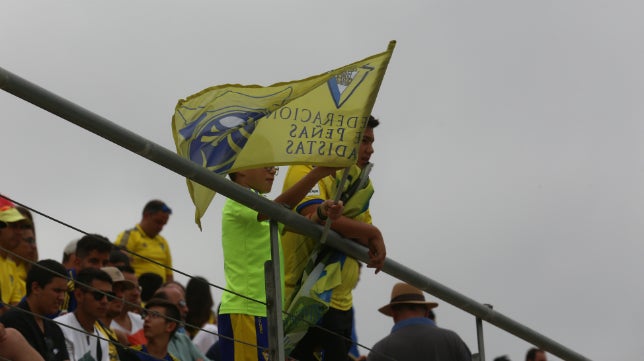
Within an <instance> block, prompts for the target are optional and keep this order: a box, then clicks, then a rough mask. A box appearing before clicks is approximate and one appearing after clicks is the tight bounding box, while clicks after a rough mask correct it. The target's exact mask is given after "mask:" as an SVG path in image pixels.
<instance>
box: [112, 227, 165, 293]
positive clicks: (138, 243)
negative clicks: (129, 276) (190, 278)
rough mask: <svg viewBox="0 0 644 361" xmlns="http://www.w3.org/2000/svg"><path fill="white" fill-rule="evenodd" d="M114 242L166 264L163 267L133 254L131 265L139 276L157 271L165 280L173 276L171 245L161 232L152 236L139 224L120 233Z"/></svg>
mask: <svg viewBox="0 0 644 361" xmlns="http://www.w3.org/2000/svg"><path fill="white" fill-rule="evenodd" d="M114 244H115V245H117V246H120V247H124V248H125V249H127V250H128V251H130V252H132V253H135V254H139V255H141V256H144V257H147V258H149V259H152V260H154V261H156V262H159V263H160V264H162V265H164V266H166V267H163V266H160V265H158V264H155V263H152V262H150V261H147V260H145V259H143V258H141V257H137V256H136V255H131V259H132V261H131V265H132V268H134V271H135V273H136V275H137V277H138V276H140V275H142V274H143V273H156V274H158V275H159V276H161V278H162V279H163V282H165V281H166V279H167V277H168V276H172V269H171V267H172V256H171V254H170V246H169V245H168V241H166V240H165V238H163V237H162V236H161V235H160V234H157V235H156V236H154V238H150V237H148V235H146V234H145V232H144V231H143V229H141V226H140V225H138V224H137V225H136V227H134V228H132V229H129V230H127V231H125V232H122V233H121V234H119V236H118V237H117V238H116V241H115V242H114Z"/></svg>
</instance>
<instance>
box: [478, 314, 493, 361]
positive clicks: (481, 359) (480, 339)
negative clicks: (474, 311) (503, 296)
mask: <svg viewBox="0 0 644 361" xmlns="http://www.w3.org/2000/svg"><path fill="white" fill-rule="evenodd" d="M484 305H485V306H486V307H489V308H490V309H492V305H490V304H487V303H485V304H484ZM476 339H477V341H478V346H479V361H485V344H484V342H483V320H482V319H481V318H480V317H476Z"/></svg>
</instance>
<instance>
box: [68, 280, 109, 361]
mask: <svg viewBox="0 0 644 361" xmlns="http://www.w3.org/2000/svg"><path fill="white" fill-rule="evenodd" d="M75 282H76V284H75V287H74V296H75V297H76V301H77V307H76V309H75V310H74V312H72V313H67V314H65V315H62V316H59V317H57V318H56V319H55V321H56V322H58V323H59V325H60V327H61V329H62V330H63V334H64V335H65V343H66V346H67V351H68V352H69V358H70V361H109V347H108V345H109V344H108V341H107V339H105V337H104V336H102V334H101V333H100V331H99V330H98V329H97V328H96V321H97V320H98V319H100V318H103V317H105V314H106V312H107V306H108V303H109V300H110V299H111V298H113V297H114V293H113V292H112V278H110V276H109V275H108V274H107V273H105V272H104V271H101V270H100V269H94V268H86V269H83V270H81V271H80V272H78V274H77V275H76V281H75ZM110 297H111V298H110Z"/></svg>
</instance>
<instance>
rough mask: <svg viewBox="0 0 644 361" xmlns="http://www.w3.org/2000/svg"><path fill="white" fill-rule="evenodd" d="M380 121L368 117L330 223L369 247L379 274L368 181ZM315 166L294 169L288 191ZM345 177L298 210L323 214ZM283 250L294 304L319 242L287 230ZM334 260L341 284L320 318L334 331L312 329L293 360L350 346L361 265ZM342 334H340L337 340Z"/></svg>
mask: <svg viewBox="0 0 644 361" xmlns="http://www.w3.org/2000/svg"><path fill="white" fill-rule="evenodd" d="M378 124H379V121H378V120H377V119H376V118H374V117H373V116H370V117H369V119H368V121H367V127H366V128H365V131H364V133H363V136H362V140H361V143H360V149H359V154H358V159H357V162H356V165H355V166H352V167H351V168H350V172H349V177H348V178H347V182H346V184H345V186H344V189H343V191H342V197H341V198H340V199H341V200H342V201H343V202H344V211H343V215H342V216H341V217H339V218H338V219H337V220H334V221H333V222H332V223H331V229H333V230H334V231H336V232H338V233H340V234H341V235H342V236H343V237H345V238H349V239H353V240H355V241H356V242H358V243H360V244H363V245H365V246H367V247H368V248H369V259H370V261H369V263H368V267H371V268H375V269H376V273H377V272H379V271H380V269H381V268H382V266H383V264H384V261H385V256H386V249H385V244H384V239H383V237H382V234H381V233H380V230H379V229H378V228H377V227H375V226H374V225H372V224H371V214H370V213H369V201H370V199H371V196H372V195H373V192H374V190H373V186H372V184H371V181H370V180H369V178H368V171H369V169H370V163H369V160H370V158H371V155H372V154H373V152H374V151H373V142H374V140H375V138H374V133H373V128H375V127H376V126H378ZM315 169H316V168H313V167H311V166H305V165H295V166H291V167H290V168H289V171H288V174H287V175H286V180H285V181H284V189H289V187H292V186H293V184H295V183H296V182H297V181H298V180H299V179H301V178H302V177H306V176H307V174H309V172H312V171H314V170H315ZM341 177H342V173H341V172H338V174H337V175H332V176H328V177H326V178H324V179H322V180H321V181H319V182H318V184H317V185H316V186H315V187H314V188H313V189H312V190H311V192H309V194H308V195H307V196H306V197H305V198H304V200H303V201H302V202H301V203H300V204H298V205H297V207H296V211H297V212H298V213H300V214H302V215H304V216H309V215H311V214H316V213H318V212H320V208H321V207H322V210H323V207H324V202H325V200H327V199H332V198H334V197H335V195H336V192H337V187H338V185H339V183H340V179H341ZM282 245H283V247H284V254H285V256H286V258H285V260H284V265H285V285H286V291H285V293H286V302H290V301H291V298H292V297H293V293H294V291H295V290H296V288H297V287H298V284H299V283H300V280H301V278H302V274H303V271H304V268H305V266H306V265H307V263H308V262H309V258H310V256H311V254H312V252H314V249H315V247H316V246H317V241H316V240H314V239H311V238H307V237H305V236H302V235H299V234H295V233H292V232H286V233H285V234H284V236H283V237H282ZM330 254H331V257H332V259H333V262H335V263H337V264H338V268H339V269H340V271H339V272H340V277H339V280H340V281H339V284H337V285H336V286H335V287H333V289H332V293H331V295H330V299H329V310H328V311H327V312H326V313H325V314H324V315H323V316H322V319H321V320H320V322H319V325H320V326H321V327H322V328H325V329H329V330H331V331H332V332H328V331H326V330H322V329H320V328H317V327H311V328H309V330H308V332H307V334H306V335H305V336H304V338H302V339H301V340H300V342H299V343H298V345H297V346H296V347H295V349H294V350H293V351H292V352H291V356H292V357H294V358H295V359H298V360H303V361H304V360H311V361H312V360H315V356H314V354H313V352H314V351H315V350H319V349H321V350H322V351H323V352H324V357H325V359H326V360H344V359H346V357H347V353H348V351H349V348H350V346H351V329H352V323H353V312H352V307H353V295H352V290H353V289H354V288H355V285H356V283H357V282H358V274H359V265H358V261H357V260H356V259H354V258H352V257H349V256H347V255H345V254H343V253H342V252H339V251H334V250H331V251H330ZM338 335H340V336H338Z"/></svg>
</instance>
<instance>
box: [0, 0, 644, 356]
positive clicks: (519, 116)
mask: <svg viewBox="0 0 644 361" xmlns="http://www.w3.org/2000/svg"><path fill="white" fill-rule="evenodd" d="M0 5H1V6H0V8H1V10H0V44H2V46H1V48H0V49H1V50H0V67H3V68H5V69H7V70H9V71H11V72H14V73H15V74H17V75H20V76H22V77H24V78H26V79H28V80H30V81H32V82H34V83H36V84H39V85H41V86H42V87H44V88H46V89H49V90H50V91H53V92H55V93H57V94H58V95H60V96H63V97H65V98H67V99H69V100H71V101H73V102H75V103H77V104H79V105H81V106H83V107H85V108H87V109H89V110H91V111H93V112H95V113H97V114H99V115H102V116H104V117H106V118H108V119H110V120H111V121H113V122H115V123H117V124H119V125H121V126H123V127H125V128H127V129H129V130H131V131H134V132H137V133H139V134H141V135H143V136H145V137H147V138H148V139H150V140H151V141H153V142H156V143H158V144H160V145H162V146H164V147H166V148H168V149H172V150H174V144H173V141H172V134H171V128H170V124H171V118H172V114H173V111H174V107H175V105H176V103H177V101H178V100H179V99H180V98H184V97H186V96H188V95H190V94H193V93H195V92H198V91H200V90H202V89H204V88H206V87H209V86H213V85H218V84H224V83H240V84H260V85H270V84H272V83H276V82H281V81H289V80H295V79H301V78H304V77H308V76H311V75H315V74H319V73H321V72H324V71H327V70H331V69H334V68H337V67H340V66H342V65H345V64H348V63H351V62H353V61H356V60H359V59H362V58H364V57H366V56H369V55H372V54H375V53H379V52H382V51H384V50H385V49H386V46H387V44H388V42H389V41H390V40H397V41H398V43H397V46H396V49H395V51H394V55H393V57H392V60H391V63H390V65H389V69H388V71H387V74H386V76H385V79H384V82H383V84H382V88H381V91H380V95H379V97H378V100H377V102H376V105H375V108H374V114H375V115H376V116H377V117H379V118H380V119H381V121H382V125H381V126H380V127H379V128H377V130H376V143H375V147H376V153H375V155H374V157H373V158H372V161H373V162H374V163H375V167H374V171H373V173H372V179H373V181H374V184H375V187H376V194H375V195H374V199H373V200H372V203H371V210H372V214H373V216H374V223H375V224H377V225H378V226H379V227H380V228H381V230H382V231H383V234H384V236H385V240H386V242H387V247H388V255H389V256H390V257H391V258H393V259H394V260H396V261H398V262H400V263H403V264H405V265H407V266H409V267H411V268H413V269H415V270H417V271H419V272H421V273H423V274H425V275H427V276H428V277H430V278H432V279H434V280H436V281H438V282H441V283H443V284H444V285H447V286H448V287H451V288H452V289H454V290H456V291H458V292H460V293H463V294H465V295H467V296H469V297H471V298H473V299H475V300H477V301H479V302H484V303H490V304H492V305H494V308H495V310H497V311H499V312H501V313H503V314H505V315H506V316H509V317H511V318H513V319H514V320H516V321H518V322H521V323H524V324H525V325H527V326H528V327H530V328H533V329H534V330H536V331H538V332H540V333H542V334H544V335H546V336H548V337H550V338H552V339H554V340H556V341H558V342H560V343H562V344H563V345H565V346H567V347H569V348H571V349H573V350H575V351H576V352H578V353H581V354H582V355H584V356H586V357H589V358H591V359H596V360H635V359H641V357H642V354H644V346H643V343H642V339H643V337H644V328H643V327H642V324H643V323H644V308H643V307H642V304H643V303H644V302H643V298H644V297H643V295H644V289H643V288H642V283H641V281H640V280H639V276H641V275H642V274H644V272H643V271H644V262H642V258H643V257H642V255H643V253H644V252H643V251H644V242H643V240H644V227H643V226H642V224H643V223H642V219H643V218H644V191H643V190H644V164H643V163H644V139H643V138H644V136H643V134H644V122H643V121H642V119H643V116H644V105H643V104H644V102H643V101H642V95H643V94H644V72H643V71H642V64H644V42H643V41H642V36H643V35H644V5H643V3H642V2H640V1H619V0H617V1H610V2H608V1H594V0H590V1H589V0H585V1H566V0H563V1H531V2H527V1H510V0H506V1H502V0H492V1H460V0H456V1H428V0H418V1H386V2H385V1H319V2H315V3H310V2H308V1H272V2H268V1H256V2H255V1H236V2H221V3H217V2H214V1H181V2H178V1H176V2H175V1H136V2H133V1H110V2H98V1H56V2H51V1H7V0H0ZM0 110H1V113H0V114H1V115H0V119H1V121H0V124H1V127H0V129H1V133H0V134H2V141H3V143H4V147H3V151H2V152H0V161H1V162H2V170H3V171H2V177H0V192H2V193H4V194H6V195H8V196H9V197H12V198H14V199H16V200H17V201H19V202H22V203H25V204H26V205H28V206H30V207H33V208H35V209H37V210H39V211H42V212H44V213H46V214H48V215H50V216H52V217H54V218H57V219H60V220H62V221H64V222H67V223H70V224H72V225H74V226H76V227H78V228H80V229H82V230H84V231H88V232H95V233H101V234H104V235H106V236H107V237H109V238H110V239H111V240H114V238H115V237H116V235H117V234H118V233H119V232H120V231H122V230H124V229H126V228H130V227H132V226H134V224H135V223H136V222H138V220H139V218H140V211H141V208H142V207H143V205H144V204H145V202H147V201H148V200H150V199H152V198H160V199H163V200H165V201H166V202H167V203H168V204H169V205H170V206H171V207H172V208H173V210H174V213H173V215H172V217H171V219H170V222H169V224H168V225H167V227H166V229H165V230H164V231H163V235H164V236H166V238H167V239H168V240H169V242H170V246H171V248H172V251H173V256H174V264H175V267H177V268H179V269H181V270H183V271H184V272H186V273H188V274H191V275H202V276H205V277H207V278H208V279H209V280H210V281H211V282H213V283H215V284H218V285H221V286H223V285H224V284H225V282H224V277H223V265H222V253H221V245H220V212H221V207H222V205H223V201H224V197H222V196H218V197H216V200H215V202H214V203H213V204H212V205H211V207H210V209H209V211H208V213H207V214H206V217H205V218H204V220H203V224H204V231H203V232H199V230H198V228H197V227H196V225H195V224H194V222H193V214H194V209H193V206H192V204H191V202H190V198H189V195H188V191H187V189H186V186H185V181H184V179H183V178H182V177H181V176H179V175H176V174H175V173H173V172H171V171H169V170H166V169H164V168H162V167H160V166H159V165H156V164H154V163H152V162H150V161H148V160H146V159H144V158H141V157H139V156H137V155H135V154H133V153H130V152H129V151H127V150H124V149H122V148H120V147H118V146H116V145H114V144H112V143H110V142H108V141H106V140H104V139H102V138H99V137H97V136H96V135H94V134H92V133H90V132H88V131H86V130H84V129H81V128H79V127H77V126H75V125H73V124H71V123H68V122H67V121H65V120H62V119H60V118H58V117H56V116H53V115H51V114H49V113H47V112H45V111H43V110H41V109H38V108H36V107H34V106H33V105H31V104H28V103H26V102H24V101H22V100H20V99H17V98H15V97H14V96H12V95H10V94H8V93H5V92H0ZM284 174H285V172H282V173H281V174H280V175H279V176H278V178H279V179H280V182H279V183H280V184H278V185H276V186H275V187H274V189H277V190H280V189H281V181H282V180H283V177H284ZM276 195H277V193H275V192H273V193H272V194H271V196H273V197H274V196H276ZM36 222H37V223H36V226H37V236H38V241H39V249H40V254H41V257H42V258H55V259H60V258H61V254H62V249H63V247H64V246H65V244H67V242H68V241H70V240H71V239H74V238H78V237H79V234H78V233H77V232H76V231H74V230H71V229H69V228H67V227H64V226H61V225H59V224H56V223H54V222H51V221H49V220H47V219H45V218H43V217H37V218H36ZM179 279H180V280H182V281H184V282H185V281H186V278H185V277H179ZM395 282H396V280H395V279H394V278H392V277H391V276H388V275H385V274H381V275H373V273H372V272H369V273H364V274H363V276H362V280H361V282H360V284H359V285H358V288H357V289H356V291H355V308H356V312H357V325H358V336H359V339H360V342H361V343H363V344H365V345H367V346H369V347H371V346H372V345H373V344H374V343H375V342H377V341H378V340H379V339H380V338H382V337H384V336H385V335H386V334H388V333H389V330H390V327H391V325H392V321H391V319H388V318H386V317H385V316H382V315H380V314H379V313H377V311H376V310H377V308H378V307H380V306H382V305H384V304H385V303H387V302H388V300H389V296H390V292H391V287H392V286H393V284H394V283H395ZM213 293H214V295H215V297H216V298H217V302H218V298H219V297H220V295H221V292H220V291H219V290H215V291H214V292H213ZM427 297H428V298H430V299H434V297H432V296H430V295H427ZM438 302H439V304H440V305H439V308H438V309H436V313H437V317H438V318H437V320H438V324H439V325H440V326H442V327H446V328H449V329H452V330H454V331H456V332H457V333H459V334H460V335H461V337H462V338H463V339H464V340H465V342H466V343H467V344H468V345H469V347H470V349H471V350H472V351H473V352H476V350H477V345H476V330H475V320H474V317H472V316H471V315H469V314H467V313H464V312H462V311H460V310H459V309H457V308H454V307H452V306H450V305H449V304H447V303H445V302H442V301H441V300H438ZM484 327H485V341H486V354H487V358H488V360H492V359H493V358H494V357H497V356H500V355H504V354H506V355H508V356H509V357H510V358H511V359H512V360H513V361H517V360H523V358H524V355H525V351H526V350H527V349H528V348H529V347H530V345H529V344H528V343H526V342H524V341H522V340H520V339H518V338H516V337H514V336H512V335H510V334H508V333H506V332H505V331H502V330H499V329H497V328H495V327H494V326H492V325H489V324H485V326H484ZM549 359H550V360H558V358H556V357H554V356H552V355H549Z"/></svg>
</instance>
